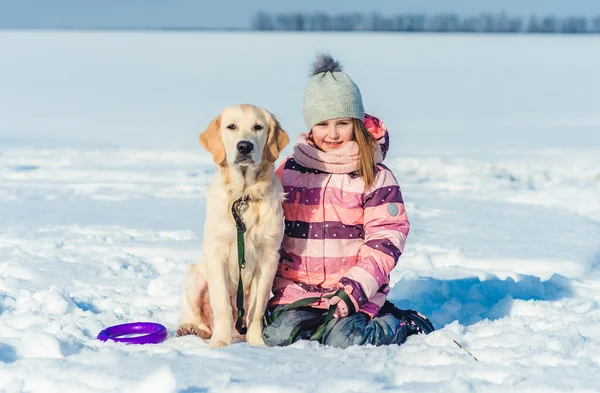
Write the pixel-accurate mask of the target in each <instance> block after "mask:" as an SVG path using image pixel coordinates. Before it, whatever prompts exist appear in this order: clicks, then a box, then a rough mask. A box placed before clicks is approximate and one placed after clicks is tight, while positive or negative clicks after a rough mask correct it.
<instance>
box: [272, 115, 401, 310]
mask: <svg viewBox="0 0 600 393" xmlns="http://www.w3.org/2000/svg"><path fill="white" fill-rule="evenodd" d="M365 126H366V128H367V129H368V130H369V131H370V132H371V133H372V134H373V135H374V136H375V137H376V138H377V139H378V142H379V146H380V147H381V150H382V154H383V157H385V153H386V152H387V147H388V145H389V136H388V133H387V130H386V128H385V125H384V124H383V122H380V121H379V120H378V119H376V118H374V117H372V116H369V115H365ZM377 168H378V172H377V175H376V179H375V182H374V184H373V185H372V186H371V187H370V188H369V189H368V190H366V191H365V190H364V182H363V181H362V179H361V178H360V177H358V175H357V174H356V173H355V172H352V173H348V174H332V173H327V172H323V171H319V170H316V169H312V168H307V167H304V166H302V165H300V164H298V163H297V162H296V161H295V160H294V156H291V157H288V158H287V159H286V160H285V161H284V162H283V163H282V165H281V166H280V167H279V169H278V170H277V175H278V176H279V178H280V179H281V182H282V184H283V188H284V191H285V192H286V199H285V201H284V204H283V208H284V213H285V234H284V238H283V243H282V246H281V250H280V263H279V266H278V269H277V274H276V277H275V281H274V283H273V294H274V296H273V297H272V298H271V299H270V301H269V306H270V307H273V306H275V305H278V304H289V303H292V302H294V301H296V300H299V299H302V298H305V297H313V296H317V297H322V296H324V295H328V294H331V293H333V292H335V291H336V290H337V289H339V288H344V289H346V291H347V292H351V296H350V298H351V299H352V301H353V302H354V305H355V307H356V309H357V310H360V311H362V312H365V313H367V314H369V315H371V316H372V317H373V316H376V315H377V314H378V312H379V309H380V307H381V306H382V305H383V303H384V302H385V300H386V298H387V294H388V292H389V275H390V272H391V271H392V269H393V268H394V267H395V266H396V263H397V261H398V258H399V257H400V255H401V254H402V251H403V249H404V244H405V242H406V236H407V235H408V232H409V228H410V224H409V222H408V219H407V217H406V212H405V210H404V202H403V200H402V194H401V192H400V187H399V186H398V182H397V181H396V178H395V177H394V175H393V173H392V172H391V171H390V170H389V169H388V168H387V167H386V166H384V165H383V164H378V165H377ZM311 306H313V307H319V308H325V307H326V306H325V299H323V300H321V301H319V302H317V303H314V304H312V305H311Z"/></svg>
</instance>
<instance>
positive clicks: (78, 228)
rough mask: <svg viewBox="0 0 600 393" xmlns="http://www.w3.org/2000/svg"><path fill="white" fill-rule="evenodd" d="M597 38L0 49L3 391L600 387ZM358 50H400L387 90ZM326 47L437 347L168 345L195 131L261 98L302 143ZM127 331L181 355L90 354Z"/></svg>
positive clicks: (364, 37)
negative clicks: (147, 324) (357, 100)
mask: <svg viewBox="0 0 600 393" xmlns="http://www.w3.org/2000/svg"><path fill="white" fill-rule="evenodd" d="M349 37H350V38H351V39H350V38H349ZM599 40H600V39H599V38H597V37H568V38H566V37H506V36H493V37H481V36H477V37H470V36H460V35H457V36H451V37H448V36H443V37H440V36H435V35H427V36H421V35H414V36H394V35H374V34H353V35H348V36H345V35H341V34H324V35H293V34H291V35H279V34H274V35H269V34H252V35H244V34H229V33H228V34H211V33H185V34H183V33H181V34H174V33H141V32H140V33H80V32H68V33H64V32H63V33H56V32H0V52H1V53H2V58H1V60H0V316H1V318H0V391H3V392H4V391H5V392H10V393H13V392H61V393H64V392H103V391H110V392H116V391H119V392H120V391H123V392H132V391H133V392H159V393H160V392H182V393H192V392H306V391H311V392H329V391H337V392H375V391H419V392H439V391H452V392H463V391H464V392H466V391H468V392H479V391H485V392H486V393H487V392H505V391H512V390H520V391H527V392H563V391H577V392H593V391H597V389H598V385H599V383H600V377H598V375H600V373H599V368H600V367H599V365H600V355H599V354H600V333H599V332H598V329H597V325H598V323H599V322H600V308H599V307H598V299H599V297H600V275H599V273H598V266H600V139H599V135H600V133H599V132H600V121H599V119H598V110H597V96H598V93H600V85H599V84H598V83H599V82H598V78H597V75H596V74H597V69H598V65H600V64H599V63H600V57H598V56H597V55H595V54H594V52H593V49H594V48H596V47H597V46H598V44H599V43H600V42H598V41H599ZM356 45H363V46H364V45H369V46H370V47H371V48H372V49H373V53H387V52H389V51H395V50H400V49H401V50H402V51H401V52H398V54H397V55H394V56H390V57H389V59H387V60H388V61H387V62H385V63H384V64H382V65H381V68H382V69H381V71H380V72H371V71H369V70H370V69H369V67H367V63H371V62H372V61H373V59H372V58H367V57H365V56H364V53H358V52H357V51H356V50H355V47H356ZM273 47H275V48H278V50H279V51H280V54H279V55H277V56H272V57H269V56H268V55H267V53H268V52H265V50H267V49H269V48H273ZM328 47H329V48H335V49H336V50H335V51H334V54H337V55H338V56H339V57H340V58H341V59H342V60H343V61H344V63H346V64H347V70H348V72H349V73H350V74H351V75H352V76H353V77H354V75H355V74H356V78H355V79H357V82H358V84H359V86H361V89H362V90H363V94H364V96H365V101H366V102H368V103H369V104H368V108H379V109H377V110H373V111H372V112H373V114H375V115H379V116H381V117H382V118H383V119H384V120H385V121H386V123H387V125H388V128H389V129H390V130H392V143H393V144H394V145H393V146H394V147H393V148H392V150H391V152H390V155H389V158H388V159H387V160H386V162H387V164H388V166H389V167H391V168H392V169H393V170H394V173H395V174H396V175H397V177H398V180H399V182H400V184H401V186H402V189H403V193H404V198H405V200H406V202H407V211H408V214H409V218H410V219H411V223H412V229H411V233H410V235H409V238H408V243H407V248H406V250H405V254H404V255H403V256H402V257H401V259H400V262H399V265H398V267H397V269H396V270H395V271H394V272H393V274H392V283H393V288H392V291H391V294H390V298H391V300H393V301H394V302H395V303H396V304H398V305H400V306H401V307H406V308H413V309H417V310H419V311H421V312H423V313H424V314H426V315H428V316H430V317H431V319H432V321H433V322H434V324H435V325H436V327H437V328H438V330H437V331H435V332H434V333H432V334H430V335H428V336H412V337H410V338H409V339H408V341H407V342H406V343H405V344H403V345H402V346H399V347H398V346H394V347H352V348H349V349H347V350H340V349H335V348H327V347H321V346H319V345H318V344H315V343H308V342H299V343H296V344H294V345H292V346H290V347H286V348H253V347H249V346H248V345H246V344H245V343H236V344H234V345H232V346H230V347H227V348H224V349H219V350H209V349H208V347H207V344H206V343H204V342H203V341H202V340H200V339H198V338H196V337H183V338H176V337H174V332H175V330H176V328H177V317H178V296H179V291H180V288H181V281H182V277H183V272H184V271H185V269H186V266H187V265H188V264H189V263H193V262H194V261H196V260H197V259H198V257H199V256H200V249H201V238H202V231H203V227H204V225H205V222H204V209H205V200H204V190H205V187H206V186H207V184H208V181H209V177H210V175H211V173H212V172H213V171H214V168H213V164H212V160H211V157H210V156H209V155H208V154H207V153H206V152H204V151H203V150H202V149H201V148H200V147H199V146H198V142H197V135H198V133H199V132H200V131H201V130H202V129H203V127H204V126H205V125H206V124H208V122H209V121H210V120H211V119H212V118H213V117H214V116H215V115H216V113H217V112H218V110H219V108H220V107H222V106H226V105H232V104H235V103H238V102H251V103H255V104H258V105H262V106H265V107H266V108H268V109H270V110H271V111H273V112H274V113H275V114H277V115H278V117H279V119H280V120H281V122H282V124H283V125H284V128H286V129H287V130H288V131H289V132H290V134H291V135H292V140H294V136H295V135H297V133H298V132H300V131H302V130H303V129H302V118H301V106H300V105H301V96H302V89H303V86H304V83H305V82H306V79H305V76H306V70H307V68H308V64H307V63H309V62H310V60H311V59H312V55H313V54H314V52H316V51H317V50H322V49H323V48H325V49H326V48H328ZM398 48H400V49H398ZM234 49H235V50H234ZM215 50H219V52H218V53H219V55H218V56H215V54H214V53H212V52H211V51H215ZM337 52H339V54H338V53H337ZM452 53H460V56H449V57H448V55H450V54H452ZM251 54H254V56H250V55H251ZM492 55H493V58H490V56H492ZM441 59H445V61H441ZM554 60H556V61H554ZM378 61H382V59H379V60H378ZM271 62H272V63H273V65H272V66H268V64H270V63H271ZM371 69H372V68H371ZM486 70H487V71H488V72H491V73H492V74H493V75H492V77H489V78H484V76H485V73H486ZM363 86H364V87H363ZM384 86H386V88H385V89H384V88H383V87H384ZM461 86H462V87H463V88H462V89H461V88H460V87H461ZM475 91H477V93H478V94H473V93H474V92H475ZM399 108H401V109H399ZM368 110H369V109H368ZM289 151H290V148H288V149H286V152H289ZM132 321H155V322H160V323H162V324H164V325H165V326H166V327H167V329H168V331H169V338H168V339H167V340H166V341H165V342H163V343H162V344H159V345H144V346H133V345H131V346H127V345H123V344H118V343H111V342H107V343H103V342H100V341H98V340H96V339H95V337H96V335H97V334H98V332H99V331H100V330H102V329H103V328H105V327H107V326H109V325H113V324H117V323H126V322H132ZM453 340H456V341H457V342H459V343H460V344H461V345H463V346H464V347H465V349H467V350H468V351H470V352H471V353H472V354H473V355H474V356H475V357H476V358H477V359H478V360H479V361H475V360H474V359H473V358H472V357H471V356H469V355H468V354H467V353H466V352H465V351H463V350H461V349H460V348H459V347H458V346H457V345H455V344H454V342H453Z"/></svg>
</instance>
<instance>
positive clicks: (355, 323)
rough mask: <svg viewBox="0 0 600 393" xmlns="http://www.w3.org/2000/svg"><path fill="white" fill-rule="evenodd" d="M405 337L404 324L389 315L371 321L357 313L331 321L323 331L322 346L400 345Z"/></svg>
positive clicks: (405, 327)
mask: <svg viewBox="0 0 600 393" xmlns="http://www.w3.org/2000/svg"><path fill="white" fill-rule="evenodd" d="M407 336H408V328H407V325H406V322H404V321H401V320H399V319H397V318H395V317H394V316H393V315H391V314H385V315H380V316H378V317H376V318H373V319H371V318H370V317H369V316H368V315H367V314H364V313H362V312H358V313H356V314H352V315H350V316H348V317H345V318H336V319H334V320H332V321H331V322H330V323H329V325H328V326H327V329H325V334H324V335H323V344H325V345H330V346H333V347H338V348H347V347H350V346H352V345H366V344H372V345H390V344H402V343H403V342H404V341H405V340H406V337H407Z"/></svg>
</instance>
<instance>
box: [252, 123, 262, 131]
mask: <svg viewBox="0 0 600 393" xmlns="http://www.w3.org/2000/svg"><path fill="white" fill-rule="evenodd" d="M262 129H263V126H261V125H260V124H256V125H255V126H254V131H260V130H262Z"/></svg>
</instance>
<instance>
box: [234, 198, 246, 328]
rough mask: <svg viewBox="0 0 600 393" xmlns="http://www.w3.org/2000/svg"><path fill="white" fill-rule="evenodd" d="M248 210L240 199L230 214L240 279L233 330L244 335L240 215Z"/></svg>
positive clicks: (243, 227)
mask: <svg viewBox="0 0 600 393" xmlns="http://www.w3.org/2000/svg"><path fill="white" fill-rule="evenodd" d="M246 209H248V197H241V198H239V199H238V200H236V201H235V202H233V205H232V206H231V214H233V219H234V220H235V226H236V228H237V249H238V269H239V273H240V278H239V280H238V287H237V295H236V306H237V320H236V321H235V330H237V331H238V333H239V334H242V335H244V334H246V331H247V328H246V327H245V326H242V325H243V323H244V314H245V310H244V284H243V282H242V269H244V268H245V267H246V257H245V255H244V233H245V232H246V225H244V222H243V221H242V217H241V216H242V214H243V213H244V212H245V211H246Z"/></svg>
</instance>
